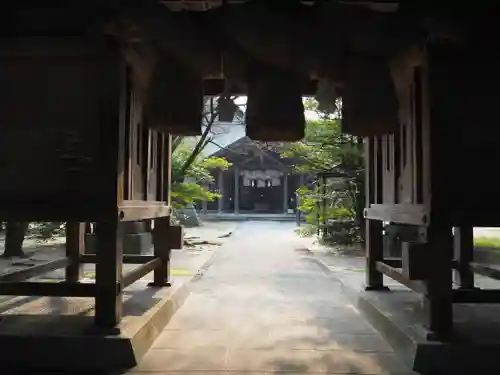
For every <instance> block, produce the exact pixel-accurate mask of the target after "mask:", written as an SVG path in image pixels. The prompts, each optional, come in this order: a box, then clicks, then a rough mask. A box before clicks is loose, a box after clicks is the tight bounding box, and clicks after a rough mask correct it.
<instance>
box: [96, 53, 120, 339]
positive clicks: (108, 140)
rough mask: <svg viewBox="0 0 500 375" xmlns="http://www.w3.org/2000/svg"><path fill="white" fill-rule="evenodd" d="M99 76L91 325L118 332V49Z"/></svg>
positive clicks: (110, 331) (109, 58)
mask: <svg viewBox="0 0 500 375" xmlns="http://www.w3.org/2000/svg"><path fill="white" fill-rule="evenodd" d="M103 53H104V54H106V55H108V56H107V57H108V59H107V60H106V61H107V63H106V64H103V65H104V66H103V69H102V71H101V73H102V75H101V77H100V82H99V83H100V85H101V86H100V87H99V91H98V92H99V95H100V100H101V102H102V103H103V106H102V108H103V109H102V111H101V113H100V119H99V120H100V123H101V124H102V126H101V128H100V134H99V135H98V136H99V139H100V142H99V144H100V145H101V147H100V164H99V167H100V174H101V180H100V181H99V182H100V183H101V186H102V198H101V201H100V202H101V203H100V204H99V207H100V210H101V215H100V218H99V220H97V233H96V237H97V260H96V281H95V283H96V296H95V324H96V326H98V327H99V328H102V329H105V330H106V331H107V332H109V333H119V329H118V328H117V327H118V324H119V323H120V321H121V316H122V291H121V289H122V286H121V283H122V262H123V248H122V236H121V233H120V231H121V226H120V218H119V216H118V212H117V206H118V205H119V204H120V203H121V201H122V200H123V198H124V179H125V127H126V118H127V117H126V112H127V110H128V108H127V103H126V102H127V100H126V98H127V90H128V87H127V78H126V67H125V63H124V62H123V59H122V57H121V53H120V50H119V48H116V47H111V46H109V47H108V49H105V50H104V51H103Z"/></svg>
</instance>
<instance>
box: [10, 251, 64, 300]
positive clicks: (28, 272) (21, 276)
mask: <svg viewBox="0 0 500 375" xmlns="http://www.w3.org/2000/svg"><path fill="white" fill-rule="evenodd" d="M70 264H71V259H69V258H62V259H57V260H52V261H50V262H47V263H43V264H39V265H36V266H32V267H29V268H25V269H23V270H17V271H11V272H8V273H4V274H3V275H0V282H19V281H24V280H28V279H31V278H33V277H36V276H40V275H43V274H45V273H48V272H52V271H55V270H58V269H60V268H64V267H67V266H69V265H70ZM0 294H1V293H0Z"/></svg>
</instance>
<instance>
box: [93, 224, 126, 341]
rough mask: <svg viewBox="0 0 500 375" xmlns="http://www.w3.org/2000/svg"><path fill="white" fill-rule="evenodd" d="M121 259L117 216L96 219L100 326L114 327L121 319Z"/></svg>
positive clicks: (98, 322)
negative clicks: (102, 219) (105, 219)
mask: <svg viewBox="0 0 500 375" xmlns="http://www.w3.org/2000/svg"><path fill="white" fill-rule="evenodd" d="M122 261H123V248H122V236H121V233H120V223H119V220H118V217H116V218H115V219H114V220H113V219H110V220H108V221H99V222H97V262H96V266H95V267H96V286H97V293H96V302H95V324H96V326H98V327H100V328H104V329H113V328H116V327H117V325H118V324H119V323H120V321H121V317H122V291H121V278H122V272H123V271H122ZM116 333H119V331H117V332H116Z"/></svg>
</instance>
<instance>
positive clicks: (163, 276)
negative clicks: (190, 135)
mask: <svg viewBox="0 0 500 375" xmlns="http://www.w3.org/2000/svg"><path fill="white" fill-rule="evenodd" d="M162 179H163V200H164V201H165V202H166V204H167V205H169V206H170V205H171V204H172V136H171V135H170V134H165V135H164V143H163V176H162ZM169 228H170V216H166V217H161V218H157V219H155V226H154V229H153V253H154V256H155V257H159V258H160V259H161V260H162V266H161V267H159V268H157V269H155V270H154V271H153V282H152V283H149V284H148V285H149V286H154V287H162V286H170V283H169V277H170V252H171V248H170V237H169V236H170V230H169Z"/></svg>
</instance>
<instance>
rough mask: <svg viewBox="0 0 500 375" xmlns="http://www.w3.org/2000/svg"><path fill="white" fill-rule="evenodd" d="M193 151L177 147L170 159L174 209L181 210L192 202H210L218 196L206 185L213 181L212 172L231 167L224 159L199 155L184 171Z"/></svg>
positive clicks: (184, 147) (218, 195) (185, 147)
mask: <svg viewBox="0 0 500 375" xmlns="http://www.w3.org/2000/svg"><path fill="white" fill-rule="evenodd" d="M192 152H193V151H192V150H191V149H190V148H189V147H187V146H179V147H178V148H177V149H176V150H175V152H174V154H173V157H172V176H173V182H172V204H173V206H174V207H175V208H183V207H185V206H186V204H189V203H192V202H194V201H212V200H215V199H217V198H219V197H220V194H218V193H214V192H211V191H210V190H209V189H207V187H206V186H207V185H208V184H209V183H212V182H214V181H215V176H214V175H213V172H214V171H216V170H220V169H222V170H226V169H228V168H229V167H230V166H231V163H229V162H228V161H227V160H226V159H224V158H216V157H208V158H204V159H202V158H200V157H199V155H198V156H197V157H196V158H195V159H194V160H193V162H192V163H191V164H190V165H189V166H188V167H187V169H185V173H184V174H183V173H182V172H183V170H184V168H185V163H186V161H187V160H188V159H189V158H190V156H191V153H192Z"/></svg>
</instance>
